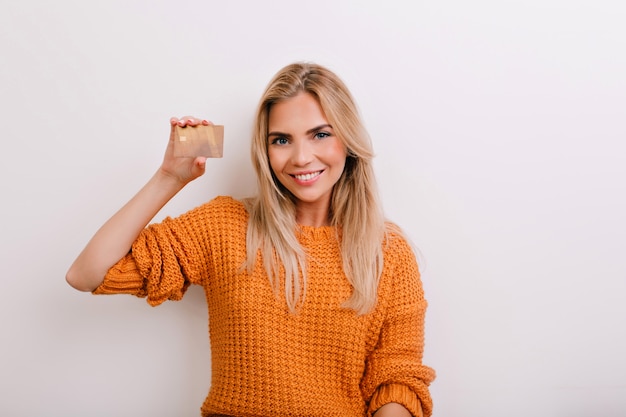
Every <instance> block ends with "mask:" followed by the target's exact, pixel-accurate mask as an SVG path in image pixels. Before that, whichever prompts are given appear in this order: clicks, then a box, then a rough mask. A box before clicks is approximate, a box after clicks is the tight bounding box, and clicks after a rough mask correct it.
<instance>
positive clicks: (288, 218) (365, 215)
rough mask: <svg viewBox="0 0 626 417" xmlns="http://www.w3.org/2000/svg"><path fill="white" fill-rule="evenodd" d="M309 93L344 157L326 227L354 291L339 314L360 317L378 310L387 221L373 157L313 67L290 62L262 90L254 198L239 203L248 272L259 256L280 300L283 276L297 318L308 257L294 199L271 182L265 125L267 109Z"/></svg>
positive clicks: (353, 113) (337, 94) (332, 88)
mask: <svg viewBox="0 0 626 417" xmlns="http://www.w3.org/2000/svg"><path fill="white" fill-rule="evenodd" d="M301 92H307V93H309V94H311V95H313V96H314V97H315V98H316V99H317V100H318V101H319V104H320V106H321V108H322V110H323V112H324V114H325V116H326V118H327V119H328V121H329V123H330V124H331V125H332V126H333V130H334V132H335V133H336V134H337V137H338V138H339V139H340V140H341V141H342V142H343V144H344V145H345V146H346V148H347V150H348V156H347V158H346V165H345V168H344V172H343V174H342V176H341V177H340V179H339V181H338V182H337V183H336V184H335V187H334V189H333V194H332V197H331V203H330V213H329V216H330V218H329V221H330V224H331V225H332V226H336V228H337V229H338V230H341V233H338V237H339V236H341V254H342V262H343V270H344V273H345V274H346V277H347V278H348V280H349V282H350V284H351V285H352V288H353V292H352V295H351V296H350V298H349V299H348V300H346V302H345V303H344V307H346V308H351V309H354V310H355V311H356V312H357V313H359V314H365V313H367V312H368V311H370V310H371V309H372V308H373V306H374V305H375V303H376V295H377V290H378V282H379V280H380V275H381V273H382V268H383V255H382V244H383V240H384V236H385V219H384V215H383V211H382V207H381V204H380V200H379V197H378V191H377V187H376V181H375V178H374V172H373V167H372V158H373V156H374V155H373V150H372V145H371V141H370V138H369V135H368V134H367V132H366V130H365V128H364V126H363V123H362V122H361V119H360V116H359V114H358V110H357V107H356V104H355V102H354V99H353V98H352V96H351V94H350V92H349V91H348V89H347V87H346V86H345V85H344V83H343V82H342V81H341V80H340V79H339V78H338V77H337V76H336V75H335V74H334V73H333V72H332V71H330V70H328V69H326V68H324V67H322V66H320V65H316V64H311V63H294V64H291V65H288V66H286V67H284V68H283V69H281V70H280V71H279V72H278V73H277V74H276V75H275V76H274V78H273V79H272V80H271V81H270V83H269V85H268V86H267V88H266V90H265V93H264V94H263V96H262V98H261V100H260V103H259V106H258V109H257V113H256V121H255V131H254V133H253V138H252V148H251V152H252V162H253V165H254V169H255V170H256V173H257V179H258V195H257V196H256V197H255V198H252V199H247V200H246V201H245V203H246V207H247V209H248V212H249V214H250V221H249V224H248V231H247V238H246V244H247V260H246V268H247V269H248V271H252V269H253V268H254V265H255V262H256V257H257V252H258V251H259V250H260V251H261V255H262V259H263V266H264V268H265V270H266V271H267V274H268V276H269V277H270V283H271V285H272V288H273V289H274V291H275V292H276V293H278V291H279V289H280V286H281V282H280V278H281V275H282V277H283V278H284V291H285V299H286V301H287V306H288V308H289V310H290V311H292V312H295V311H296V310H297V305H298V303H299V302H301V301H302V300H303V299H304V296H305V289H306V281H307V273H306V253H305V252H304V251H303V249H302V247H301V246H300V243H299V242H298V239H297V236H296V230H297V227H298V226H297V224H296V216H295V202H294V199H295V197H293V195H291V193H290V192H289V191H287V189H286V188H284V187H283V186H282V185H281V184H280V182H279V181H278V180H277V179H276V177H275V176H274V174H273V172H272V170H271V168H270V164H269V158H268V137H267V136H268V120H269V112H270V109H271V107H272V105H273V104H274V103H276V102H278V101H280V100H285V99H287V98H291V97H294V96H295V95H297V94H298V93H301Z"/></svg>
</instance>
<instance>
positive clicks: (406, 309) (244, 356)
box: [94, 197, 435, 417]
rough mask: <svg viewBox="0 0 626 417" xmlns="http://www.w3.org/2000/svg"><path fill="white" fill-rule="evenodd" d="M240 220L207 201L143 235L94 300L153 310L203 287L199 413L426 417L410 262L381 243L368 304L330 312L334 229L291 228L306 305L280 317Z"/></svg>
mask: <svg viewBox="0 0 626 417" xmlns="http://www.w3.org/2000/svg"><path fill="white" fill-rule="evenodd" d="M247 221H248V214H247V212H246V210H245V208H244V206H243V205H242V204H241V203H240V202H238V201H236V200H234V199H232V198H230V197H218V198H216V199H214V200H213V201H211V202H209V203H207V204H204V205H202V206H200V207H198V208H196V209H194V210H191V211H190V212H188V213H186V214H184V215H182V216H180V217H178V218H176V219H172V218H167V219H165V220H164V221H163V222H162V223H160V224H154V225H150V226H149V227H147V228H146V229H145V230H144V231H143V232H142V233H141V235H140V236H139V237H138V239H137V240H136V241H135V243H134V244H133V247H132V251H131V252H130V253H129V254H128V255H127V256H126V257H125V258H123V259H122V260H120V261H119V262H118V263H117V264H116V265H115V266H114V267H112V268H111V269H110V271H109V273H108V274H107V276H106V278H105V280H104V282H103V283H102V285H101V286H100V287H98V288H97V289H96V290H95V291H94V293H96V294H114V293H117V294H119V293H126V294H133V295H137V296H140V297H147V301H148V303H150V304H151V305H158V304H160V303H162V302H163V301H165V300H179V299H180V298H181V297H182V296H183V294H184V292H185V290H186V289H187V287H188V286H189V285H190V284H198V285H202V286H203V287H204V289H205V294H206V299H207V303H208V310H209V335H210V340H211V355H212V356H211V357H212V380H211V388H210V391H209V394H208V396H207V398H206V400H205V402H204V404H203V406H202V415H203V416H205V417H206V416H213V415H227V416H270V415H271V416H337V417H349V416H360V417H361V416H371V414H372V413H373V412H375V411H376V410H377V409H378V408H379V407H381V406H382V405H384V404H386V403H389V402H397V403H400V404H402V405H404V406H405V407H406V408H408V409H409V411H411V413H412V414H413V416H417V417H421V416H422V413H423V415H424V416H426V417H428V416H430V415H431V413H432V401H431V398H430V394H429V391H428V385H429V384H430V382H431V381H432V380H433V379H434V377H435V374H434V371H433V370H432V369H430V368H428V367H426V366H424V365H422V363H421V362H422V353H423V341H424V333H423V329H424V313H425V310H426V301H425V299H424V294H423V291H422V285H421V282H420V278H419V272H418V267H417V264H416V261H415V256H414V254H413V252H412V250H411V248H410V246H409V245H408V244H407V242H406V241H405V240H404V239H403V238H401V237H400V236H396V235H391V236H390V238H389V239H387V241H386V242H385V246H384V263H385V264H384V272H383V276H382V278H381V282H380V286H379V291H378V302H377V304H376V307H375V309H374V310H373V311H372V312H371V313H369V314H366V315H361V316H359V315H357V314H356V313H355V312H354V311H352V310H347V309H344V308H341V304H342V303H343V302H344V301H345V300H346V299H347V298H348V297H349V295H350V293H351V286H350V284H349V283H348V281H347V279H346V277H345V275H344V273H343V270H342V267H341V256H340V246H339V242H338V238H337V232H336V230H335V228H333V227H318V228H314V227H302V228H301V230H299V231H298V239H299V241H300V243H301V244H302V246H303V247H304V248H305V250H306V252H307V254H308V266H307V267H308V284H307V288H306V298H305V300H304V302H303V303H302V304H301V306H300V309H299V311H298V312H297V313H296V314H292V313H290V312H289V311H288V310H287V308H286V304H285V299H284V295H283V294H279V295H278V296H276V295H275V294H274V292H273V291H272V288H271V286H270V284H269V279H268V277H267V274H266V273H265V270H264V268H263V266H262V261H261V259H260V255H259V258H257V262H256V267H255V270H254V271H253V273H251V274H248V273H247V272H246V271H245V270H244V269H243V268H242V265H243V264H244V261H245V259H246V244H245V242H246V227H247Z"/></svg>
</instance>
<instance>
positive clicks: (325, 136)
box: [315, 132, 330, 139]
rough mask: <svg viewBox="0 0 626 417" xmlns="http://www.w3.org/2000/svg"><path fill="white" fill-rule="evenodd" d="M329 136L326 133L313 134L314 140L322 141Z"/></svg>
mask: <svg viewBox="0 0 626 417" xmlns="http://www.w3.org/2000/svg"><path fill="white" fill-rule="evenodd" d="M329 136H330V133H328V132H317V133H316V134H315V139H324V138H327V137H329Z"/></svg>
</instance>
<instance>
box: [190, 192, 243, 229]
mask: <svg viewBox="0 0 626 417" xmlns="http://www.w3.org/2000/svg"><path fill="white" fill-rule="evenodd" d="M182 217H183V218H187V219H190V218H195V219H198V220H200V219H201V220H202V221H203V222H208V223H233V222H234V223H247V221H248V211H247V210H246V207H245V205H244V203H243V202H241V201H239V200H236V199H235V198H233V197H231V196H217V197H214V198H213V199H211V200H209V201H207V202H206V203H204V204H202V205H200V206H198V207H195V208H193V209H192V210H190V211H188V212H187V213H185V214H184V215H183V216H182Z"/></svg>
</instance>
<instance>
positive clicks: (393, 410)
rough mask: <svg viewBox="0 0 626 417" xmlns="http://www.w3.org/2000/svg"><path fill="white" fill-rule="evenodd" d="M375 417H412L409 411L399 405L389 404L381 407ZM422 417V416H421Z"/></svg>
mask: <svg viewBox="0 0 626 417" xmlns="http://www.w3.org/2000/svg"><path fill="white" fill-rule="evenodd" d="M373 417H412V416H411V413H409V410H407V409H406V408H404V407H403V406H402V405H401V404H398V403H387V404H385V405H383V406H382V407H380V408H379V409H378V410H377V411H376V412H375V413H374V416H373ZM419 417H422V416H419Z"/></svg>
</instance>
